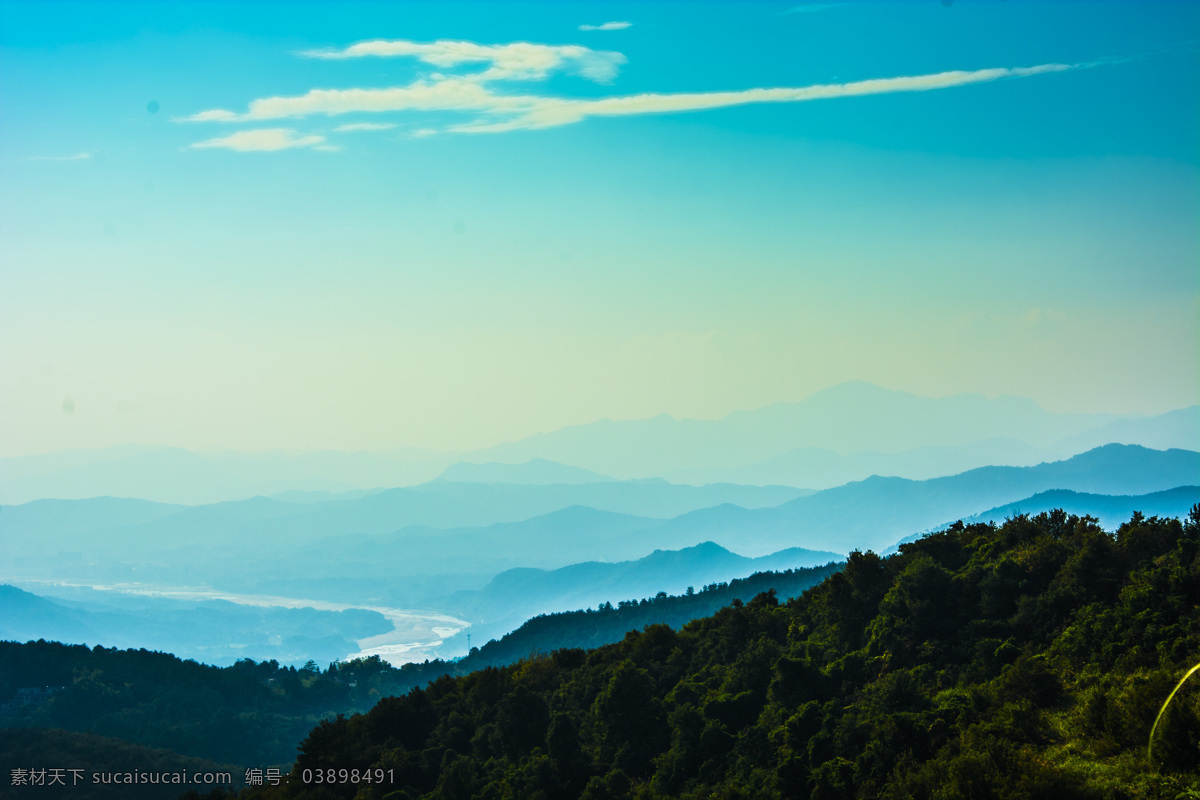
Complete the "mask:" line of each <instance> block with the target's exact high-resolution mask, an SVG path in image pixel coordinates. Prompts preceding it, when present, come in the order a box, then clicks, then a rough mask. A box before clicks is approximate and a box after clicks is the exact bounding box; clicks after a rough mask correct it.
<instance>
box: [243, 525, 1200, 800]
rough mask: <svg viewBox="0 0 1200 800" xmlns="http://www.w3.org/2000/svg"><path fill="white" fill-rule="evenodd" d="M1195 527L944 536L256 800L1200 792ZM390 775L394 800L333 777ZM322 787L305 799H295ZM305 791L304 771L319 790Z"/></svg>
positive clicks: (345, 754) (395, 709) (514, 692)
mask: <svg viewBox="0 0 1200 800" xmlns="http://www.w3.org/2000/svg"><path fill="white" fill-rule="evenodd" d="M1198 551H1200V507H1197V508H1195V509H1193V512H1192V515H1191V517H1190V518H1189V519H1188V520H1187V521H1186V522H1183V523H1181V522H1180V521H1179V520H1174V519H1166V520H1163V519H1157V518H1151V519H1144V518H1142V517H1141V515H1134V517H1133V518H1132V519H1131V520H1130V521H1129V522H1128V523H1126V524H1125V525H1122V526H1121V527H1120V528H1119V529H1118V530H1117V531H1116V532H1115V533H1112V534H1110V533H1106V532H1104V531H1102V530H1100V529H1099V528H1098V527H1097V526H1096V525H1095V523H1094V520H1091V519H1090V518H1086V517H1085V518H1082V519H1081V518H1078V517H1074V516H1068V515H1066V514H1065V513H1063V512H1061V511H1058V512H1051V513H1048V514H1042V515H1039V516H1037V517H1035V518H1029V517H1024V516H1021V517H1016V518H1014V519H1011V520H1009V521H1007V522H1006V523H1005V524H1004V525H1002V526H999V527H996V526H992V525H971V526H964V525H962V524H958V525H956V526H953V527H952V528H950V529H949V530H946V531H944V532H942V533H937V534H933V535H931V536H929V537H927V538H925V539H922V540H920V541H918V542H915V543H912V544H907V545H905V546H904V547H902V548H901V552H900V553H899V554H898V555H896V556H894V557H892V558H888V559H881V558H879V557H877V556H875V555H874V554H872V553H865V554H864V553H858V552H856V553H854V554H853V555H852V557H851V558H850V560H849V562H848V563H847V565H846V567H845V568H844V569H843V570H842V571H841V572H838V573H836V574H834V575H832V576H831V577H829V578H828V579H827V580H826V581H824V582H823V583H822V584H821V585H819V586H817V587H815V588H814V589H811V590H809V591H808V592H806V593H804V594H803V595H802V596H801V597H799V598H796V599H793V600H792V601H789V602H788V603H786V604H780V603H779V602H778V600H777V599H776V596H775V595H774V594H773V593H769V592H767V593H763V594H761V595H758V596H757V597H755V598H754V599H753V600H752V601H751V602H748V603H742V602H734V603H732V604H731V605H730V606H728V607H726V608H723V609H721V610H720V611H718V612H717V613H716V614H714V615H713V616H711V617H708V618H705V619H700V620H696V621H694V622H691V623H689V624H688V625H686V626H684V628H683V629H682V630H681V631H674V630H672V629H671V628H669V627H667V626H665V625H651V626H649V627H647V628H645V629H644V630H643V631H642V632H631V633H629V634H628V635H627V636H626V637H625V638H624V639H623V640H622V641H621V642H619V643H616V644H612V645H608V646H605V647H601V648H598V649H596V650H592V651H590V652H587V651H583V650H578V649H563V650H557V651H555V652H553V653H550V654H549V655H544V656H538V657H532V658H529V659H526V660H524V661H522V662H520V663H518V664H516V665H513V666H508V667H503V668H487V669H483V670H480V671H478V672H475V673H472V674H470V675H466V676H461V677H457V678H454V677H449V676H445V677H442V678H440V679H438V680H437V681H435V682H433V683H432V684H430V685H429V686H427V687H426V688H424V689H420V688H418V689H413V690H412V691H410V692H409V693H408V694H406V695H404V696H397V697H387V698H384V699H383V700H381V701H380V702H379V703H378V704H377V705H376V706H375V707H374V708H373V709H372V710H371V711H370V712H369V713H366V714H362V715H356V716H353V717H350V718H339V719H337V720H332V721H325V722H323V723H321V724H320V725H318V726H317V727H316V728H315V729H314V730H313V731H312V732H311V733H310V734H309V735H308V737H307V738H306V739H305V740H304V742H303V744H302V746H301V754H300V757H299V759H298V760H297V762H296V765H295V767H294V768H293V771H292V774H291V782H290V783H289V784H287V785H285V786H280V787H275V788H264V789H261V790H256V791H253V792H251V795H252V796H253V797H254V798H263V799H265V798H282V797H290V798H313V799H315V798H330V797H346V798H351V797H354V798H375V797H388V798H392V800H400V799H401V798H415V797H428V798H460V797H461V798H466V797H481V798H501V797H515V798H556V797H584V798H626V797H647V798H649V797H684V798H710V797H718V798H759V797H780V798H814V800H824V799H825V798H856V797H857V798H900V797H912V798H931V799H932V798H1030V799H1031V800H1032V799H1033V798H1068V799H1069V798H1113V799H1114V800H1115V799H1116V798H1127V797H1170V798H1174V797H1176V796H1177V795H1179V794H1181V793H1187V794H1186V795H1185V796H1191V795H1192V793H1194V792H1196V790H1198V789H1200V781H1197V779H1196V769H1197V767H1198V766H1200V749H1198V744H1200V714H1198V713H1197V712H1198V704H1197V692H1196V691H1195V690H1194V689H1193V690H1188V689H1186V688H1185V690H1183V691H1181V693H1180V695H1179V696H1177V697H1176V698H1175V701H1174V702H1173V704H1172V707H1171V708H1170V710H1169V711H1168V712H1167V715H1166V716H1165V718H1164V721H1163V723H1162V724H1161V725H1160V728H1159V730H1158V732H1157V734H1156V745H1155V750H1154V755H1155V762H1154V763H1148V762H1147V760H1146V737H1147V735H1148V733H1149V731H1150V726H1151V724H1152V722H1153V720H1154V716H1155V714H1156V713H1157V712H1158V708H1159V706H1160V705H1161V703H1162V701H1163V699H1164V698H1165V697H1166V695H1167V694H1168V693H1169V692H1170V690H1171V688H1172V686H1173V685H1174V684H1175V682H1176V681H1177V680H1178V679H1179V677H1180V676H1181V675H1182V674H1183V672H1184V671H1185V670H1186V668H1187V667H1188V666H1189V665H1190V664H1191V663H1193V662H1194V661H1195V657H1196V654H1197V653H1198V652H1200V614H1198V613H1197V607H1198V603H1200V562H1198ZM369 768H370V769H382V770H390V772H389V773H387V774H388V775H389V777H394V782H393V783H391V784H388V785H378V784H370V785H368V784H364V783H358V784H355V783H353V782H351V781H345V782H342V779H341V777H340V775H339V773H337V772H336V771H337V770H347V771H348V772H347V774H348V775H351V776H352V775H353V774H354V773H353V772H352V771H353V770H366V769H369ZM330 769H332V770H334V771H335V772H334V773H332V774H333V776H335V782H334V783H332V784H326V785H323V786H316V785H312V784H309V785H307V786H306V785H305V784H304V782H303V780H304V777H305V776H306V775H308V776H310V777H312V776H314V775H317V774H321V775H329V774H330V773H328V772H327V770H330ZM316 770H322V771H323V772H321V773H317V772H314V771H316Z"/></svg>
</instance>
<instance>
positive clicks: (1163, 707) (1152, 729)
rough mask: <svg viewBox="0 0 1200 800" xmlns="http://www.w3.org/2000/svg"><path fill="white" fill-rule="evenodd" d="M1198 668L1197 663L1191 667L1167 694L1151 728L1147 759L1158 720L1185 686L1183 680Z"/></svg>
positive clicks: (1152, 747)
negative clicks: (1181, 687)
mask: <svg viewBox="0 0 1200 800" xmlns="http://www.w3.org/2000/svg"><path fill="white" fill-rule="evenodd" d="M1197 670H1200V664H1197V665H1196V666H1194V667H1192V668H1191V669H1189V670H1188V671H1187V674H1186V675H1184V676H1183V677H1182V678H1180V679H1179V683H1177V684H1175V688H1174V689H1172V690H1171V693H1170V694H1169V695H1167V699H1166V702H1164V703H1163V704H1162V708H1160V709H1159V710H1158V716H1157V717H1155V718H1154V725H1153V727H1151V728H1150V742H1149V743H1148V744H1147V745H1146V760H1147V761H1149V760H1150V756H1151V755H1152V754H1153V752H1154V731H1156V730H1157V729H1158V721H1159V720H1160V719H1162V715H1163V714H1164V713H1165V712H1166V710H1167V706H1169V705H1170V704H1171V698H1172V697H1174V696H1175V693H1176V692H1178V691H1179V687H1180V686H1183V682H1184V681H1186V680H1187V679H1188V678H1190V677H1192V673H1193V672H1195V671H1197Z"/></svg>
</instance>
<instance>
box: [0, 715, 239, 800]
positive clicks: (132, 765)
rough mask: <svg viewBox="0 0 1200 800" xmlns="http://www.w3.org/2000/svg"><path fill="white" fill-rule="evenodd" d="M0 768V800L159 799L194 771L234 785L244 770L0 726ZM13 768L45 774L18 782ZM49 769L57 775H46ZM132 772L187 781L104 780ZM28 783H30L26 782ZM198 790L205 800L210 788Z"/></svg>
mask: <svg viewBox="0 0 1200 800" xmlns="http://www.w3.org/2000/svg"><path fill="white" fill-rule="evenodd" d="M0 765H3V772H2V773H0V800H9V799H10V798H11V799H12V800H19V799H20V798H23V797H37V798H44V800H57V798H69V800H161V798H164V797H178V796H179V795H180V794H181V793H185V790H188V784H189V783H190V780H191V778H192V777H193V776H195V775H196V773H207V774H208V778H209V779H217V777H218V776H221V775H229V776H230V777H232V779H233V781H234V784H235V785H238V786H240V785H241V783H242V776H243V774H244V772H245V770H243V769H241V768H239V767H236V766H233V765H230V764H217V763H216V762H213V761H206V760H204V759H199V758H190V757H188V756H181V755H179V754H178V753H174V752H171V751H170V750H155V749H151V748H149V747H142V746H140V745H134V744H130V743H128V742H124V741H121V740H119V739H110V738H107V737H104V736H95V735H93V734H89V733H74V732H71V731H64V730H42V729H37V728H33V729H30V728H23V729H12V728H8V729H5V728H0ZM13 770H24V771H25V772H26V773H27V774H28V773H29V772H34V771H38V770H45V771H46V772H47V774H46V775H42V776H40V777H39V778H32V777H25V778H24V779H23V781H24V782H20V781H22V779H21V778H17V777H16V776H14V774H13ZM71 770H76V771H75V772H72V771H71ZM55 771H57V773H58V774H57V775H53V774H49V773H52V772H55ZM137 772H155V773H159V776H160V780H161V775H162V773H168V774H169V775H170V776H171V777H168V780H173V778H174V776H176V775H185V776H187V777H188V778H189V780H188V781H184V782H183V784H184V785H177V784H168V785H165V786H164V785H158V784H150V783H149V782H145V783H129V784H114V783H112V782H110V781H111V780H112V778H111V777H110V776H113V775H114V773H116V774H128V773H137ZM29 781H34V783H32V784H30V783H29ZM203 789H204V792H203V794H202V793H201V792H197V795H199V796H200V797H205V798H208V797H209V795H210V794H211V793H212V787H210V786H206V787H203ZM192 791H195V790H194V789H193V790H192ZM221 796H224V792H218V793H217V794H216V795H215V796H214V797H221Z"/></svg>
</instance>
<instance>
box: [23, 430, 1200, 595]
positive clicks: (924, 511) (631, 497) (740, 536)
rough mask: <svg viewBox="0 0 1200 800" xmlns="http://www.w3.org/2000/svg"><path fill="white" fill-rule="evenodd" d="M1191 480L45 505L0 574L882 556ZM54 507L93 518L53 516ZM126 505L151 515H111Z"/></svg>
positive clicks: (1083, 458) (258, 575) (107, 575)
mask: <svg viewBox="0 0 1200 800" xmlns="http://www.w3.org/2000/svg"><path fill="white" fill-rule="evenodd" d="M1196 484H1200V454H1198V453H1195V452H1190V451H1183V450H1170V451H1154V450H1148V449H1146V448H1142V447H1137V446H1127V445H1109V446H1106V447H1103V448H1098V449H1096V450H1093V451H1090V452H1088V453H1085V454H1082V455H1079V456H1076V457H1074V458H1071V459H1069V460H1066V461H1060V462H1052V463H1046V464H1039V465H1037V466H1032V467H988V468H981V469H976V470H970V471H968V472H964V473H961V474H959V475H954V476H949V477H943V478H936V479H932V480H928V481H911V480H906V479H902V478H880V477H872V478H868V479H867V480H864V481H858V482H854V483H849V484H846V485H843V486H839V487H835V488H832V489H827V490H824V491H821V492H817V493H815V494H810V495H806V496H797V495H799V494H801V493H800V492H798V491H797V490H795V489H787V488H781V487H747V486H732V485H723V486H720V485H719V486H706V487H690V486H679V485H673V484H668V483H666V482H663V481H622V482H616V481H613V482H605V483H595V484H579V485H554V486H527V485H517V484H471V483H456V482H450V481H434V482H432V483H428V484H423V485H422V486H419V487H413V488H409V489H394V490H389V491H385V492H379V493H376V494H371V495H368V496H365V497H359V498H356V499H353V500H345V501H329V502H323V503H315V504H297V503H281V502H279V501H275V500H269V499H267V498H255V499H252V500H249V501H242V502H236V503H221V504H215V505H210V506H200V507H192V508H183V509H182V510H177V511H175V512H174V513H170V514H167V515H165V516H163V513H164V508H163V507H162V506H149V505H148V506H139V505H138V504H137V502H136V501H124V502H114V501H110V500H103V501H102V500H91V501H55V502H50V501H43V502H40V503H31V504H26V505H23V506H15V507H5V508H4V509H3V510H2V511H0V544H3V547H2V548H0V569H3V570H4V571H5V574H8V575H13V576H26V577H31V578H60V577H61V578H65V577H72V578H77V577H87V578H88V579H90V580H106V581H113V580H137V581H148V582H162V583H189V582H195V581H201V580H206V581H223V582H224V585H225V586H226V587H231V588H232V587H241V586H246V585H251V584H259V583H261V582H263V581H272V580H293V581H295V580H297V579H312V580H314V581H317V580H320V581H326V582H328V580H329V579H339V580H342V581H345V580H346V579H352V578H360V579H385V578H387V577H389V576H394V577H397V578H399V577H400V576H405V575H425V576H429V575H437V574H443V573H444V574H457V575H460V576H461V575H468V576H470V575H474V576H478V575H480V574H487V573H491V574H496V573H498V572H501V571H503V570H505V569H509V568H512V567H519V566H522V567H539V568H547V569H550V568H557V567H562V566H567V565H569V564H573V563H579V562H582V561H592V560H596V561H625V560H631V559H638V558H641V557H643V556H646V555H647V554H649V553H650V552H652V551H653V550H656V549H664V550H677V549H680V548H685V547H691V546H693V545H695V544H698V543H700V542H704V541H713V542H715V543H717V544H719V545H721V546H722V547H725V548H727V549H729V550H732V551H733V552H735V553H740V554H742V555H745V556H761V555H765V554H767V553H772V552H776V551H779V550H783V549H786V548H789V547H806V548H809V549H814V550H825V551H832V552H848V551H849V550H851V549H853V548H861V549H866V548H874V549H879V548H885V547H888V546H890V545H891V544H892V543H894V542H896V541H897V540H899V539H901V538H903V537H905V536H908V535H910V534H913V533H915V532H919V531H925V530H929V529H931V528H933V527H935V526H937V525H940V524H942V523H944V522H946V521H948V520H954V519H958V518H965V517H970V516H972V515H975V514H979V513H981V512H983V511H986V510H987V509H991V508H995V507H997V506H1000V505H1003V504H1005V503H1011V502H1015V501H1018V500H1021V499H1023V498H1026V497H1029V496H1031V495H1034V494H1036V493H1038V492H1043V491H1048V490H1051V489H1069V490H1072V491H1078V492H1090V493H1095V494H1114V495H1138V494H1146V493H1148V492H1153V491H1162V490H1165V489H1172V488H1175V487H1177V486H1187V485H1196ZM63 504H65V505H66V506H67V507H71V506H73V505H79V506H81V507H88V508H89V509H94V510H89V511H88V512H81V511H79V510H78V509H74V510H64V509H63V508H60V506H61V505H63ZM749 505H759V506H761V507H759V508H747V507H746V506H749ZM168 508H169V507H168ZM133 509H137V513H139V514H142V515H144V516H145V515H149V516H150V518H148V519H145V520H144V521H138V522H131V523H124V522H121V521H120V520H119V519H118V517H119V515H120V514H122V513H126V511H128V512H129V513H132V510H133ZM88 514H91V515H92V516H91V518H92V519H94V520H95V523H96V527H94V528H80V527H78V525H76V527H74V528H62V529H58V530H57V532H55V533H51V530H52V529H53V528H52V526H50V525H48V524H47V523H46V522H45V518H46V516H47V515H55V516H57V517H63V518H67V517H71V518H73V519H76V520H81V519H86V518H88ZM72 515H74V516H73V517H72ZM156 515H157V516H156ZM282 553H286V558H285V557H282V556H281V554H282ZM473 580H475V578H468V579H467V583H468V584H470V583H472V581H473Z"/></svg>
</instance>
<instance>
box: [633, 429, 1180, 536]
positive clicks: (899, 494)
mask: <svg viewBox="0 0 1200 800" xmlns="http://www.w3.org/2000/svg"><path fill="white" fill-rule="evenodd" d="M1197 483H1200V453H1197V452H1193V451H1189V450H1167V451H1157V450H1150V449H1148V448H1144V447H1139V446H1137V445H1117V444H1114V445H1106V446H1104V447H1099V448H1096V449H1094V450H1090V451H1088V452H1087V453H1083V454H1081V455H1078V456H1074V457H1073V458H1070V459H1067V460H1064V461H1055V462H1049V463H1043V464H1038V465H1036V466H1032V467H982V468H980V469H974V470H969V471H967V472H963V473H960V474H958V475H951V476H947V477H943V478H934V479H931V480H927V481H910V480H906V479H904V478H881V477H878V476H876V477H871V478H867V479H866V480H863V481H857V482H854V483H848V484H845V485H843V486H838V487H834V488H832V489H826V490H824V491H821V492H816V493H815V494H811V495H807V496H805V497H800V498H797V499H796V500H792V501H789V502H787V503H784V504H782V505H780V506H777V507H774V508H766V509H754V510H748V509H739V508H736V507H731V506H724V507H719V508H710V509H703V510H700V511H695V512H691V513H689V514H685V515H682V516H680V517H676V518H675V519H673V520H671V521H670V522H668V523H664V524H663V525H662V526H660V528H658V529H657V530H656V535H658V536H659V537H660V539H659V540H660V541H663V540H666V541H678V539H677V538H676V537H679V536H682V535H684V533H685V532H686V535H688V536H691V537H700V538H701V539H711V540H712V541H714V542H717V543H718V544H721V545H722V546H725V547H729V548H731V549H734V550H735V551H737V552H741V553H745V554H747V555H755V554H764V553H769V552H773V551H775V550H778V549H780V548H781V547H785V546H795V545H800V546H804V547H810V548H814V549H822V550H833V551H841V552H849V550H851V549H854V548H858V549H864V550H865V549H867V548H871V549H876V550H878V549H880V548H886V547H888V546H890V545H891V544H892V543H893V542H895V541H897V540H898V539H900V538H901V537H903V536H907V535H909V534H911V533H913V532H916V531H923V530H929V529H931V528H932V527H934V526H936V525H939V524H941V523H943V522H945V521H946V520H947V519H958V518H965V517H969V516H971V515H974V514H978V513H980V512H981V511H985V510H987V509H989V508H994V507H996V506H1000V505H1003V504H1004V503H1011V502H1014V501H1016V500H1020V499H1022V498H1025V497H1029V496H1030V495H1033V494H1036V493H1037V492H1042V491H1047V490H1049V489H1070V490H1073V491H1079V492H1090V493H1095V494H1113V495H1118V494H1146V493H1149V492H1155V491H1162V490H1166V489H1173V488H1175V487H1177V486H1188V485H1194V484H1197Z"/></svg>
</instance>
